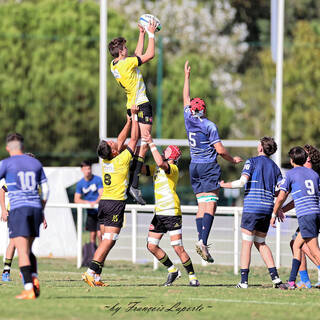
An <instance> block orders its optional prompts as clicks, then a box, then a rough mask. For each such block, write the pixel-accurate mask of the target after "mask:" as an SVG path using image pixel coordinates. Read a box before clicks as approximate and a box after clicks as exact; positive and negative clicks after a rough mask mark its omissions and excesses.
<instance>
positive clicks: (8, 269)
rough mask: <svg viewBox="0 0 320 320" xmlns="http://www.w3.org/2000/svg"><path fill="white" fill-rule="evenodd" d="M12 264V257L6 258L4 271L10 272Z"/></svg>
mask: <svg viewBox="0 0 320 320" xmlns="http://www.w3.org/2000/svg"><path fill="white" fill-rule="evenodd" d="M11 264H12V259H8V258H6V260H5V261H4V267H3V273H5V272H6V273H10V269H11Z"/></svg>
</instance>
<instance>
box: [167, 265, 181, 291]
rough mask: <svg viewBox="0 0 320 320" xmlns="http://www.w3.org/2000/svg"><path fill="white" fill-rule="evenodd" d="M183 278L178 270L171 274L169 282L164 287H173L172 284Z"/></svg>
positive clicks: (169, 274)
mask: <svg viewBox="0 0 320 320" xmlns="http://www.w3.org/2000/svg"><path fill="white" fill-rule="evenodd" d="M180 277H181V272H180V270H179V269H178V270H177V271H175V272H169V273H168V278H167V281H166V282H165V283H164V284H163V286H164V287H169V286H172V283H173V282H174V281H175V280H177V279H179V278H180Z"/></svg>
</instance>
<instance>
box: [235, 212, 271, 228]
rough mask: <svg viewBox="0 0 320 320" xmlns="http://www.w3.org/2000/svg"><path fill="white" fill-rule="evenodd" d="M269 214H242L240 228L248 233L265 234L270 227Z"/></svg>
mask: <svg viewBox="0 0 320 320" xmlns="http://www.w3.org/2000/svg"><path fill="white" fill-rule="evenodd" d="M270 220H271V214H257V213H247V212H243V214H242V219H241V228H243V229H246V230H249V231H254V230H256V231H260V232H263V233H267V232H268V230H269V226H270Z"/></svg>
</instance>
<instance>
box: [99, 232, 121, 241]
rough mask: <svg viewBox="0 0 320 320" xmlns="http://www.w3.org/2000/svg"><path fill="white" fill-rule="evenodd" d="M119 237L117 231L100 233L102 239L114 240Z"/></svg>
mask: <svg viewBox="0 0 320 320" xmlns="http://www.w3.org/2000/svg"><path fill="white" fill-rule="evenodd" d="M118 239H119V234H118V233H104V234H103V235H102V240H113V241H116V240H118Z"/></svg>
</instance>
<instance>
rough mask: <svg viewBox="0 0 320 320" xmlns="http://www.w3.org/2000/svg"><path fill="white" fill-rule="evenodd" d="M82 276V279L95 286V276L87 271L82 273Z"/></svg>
mask: <svg viewBox="0 0 320 320" xmlns="http://www.w3.org/2000/svg"><path fill="white" fill-rule="evenodd" d="M81 277H82V280H83V281H84V282H86V283H87V284H88V285H89V286H90V287H95V284H94V277H93V276H90V274H88V273H87V272H85V273H83V274H82V275H81Z"/></svg>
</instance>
